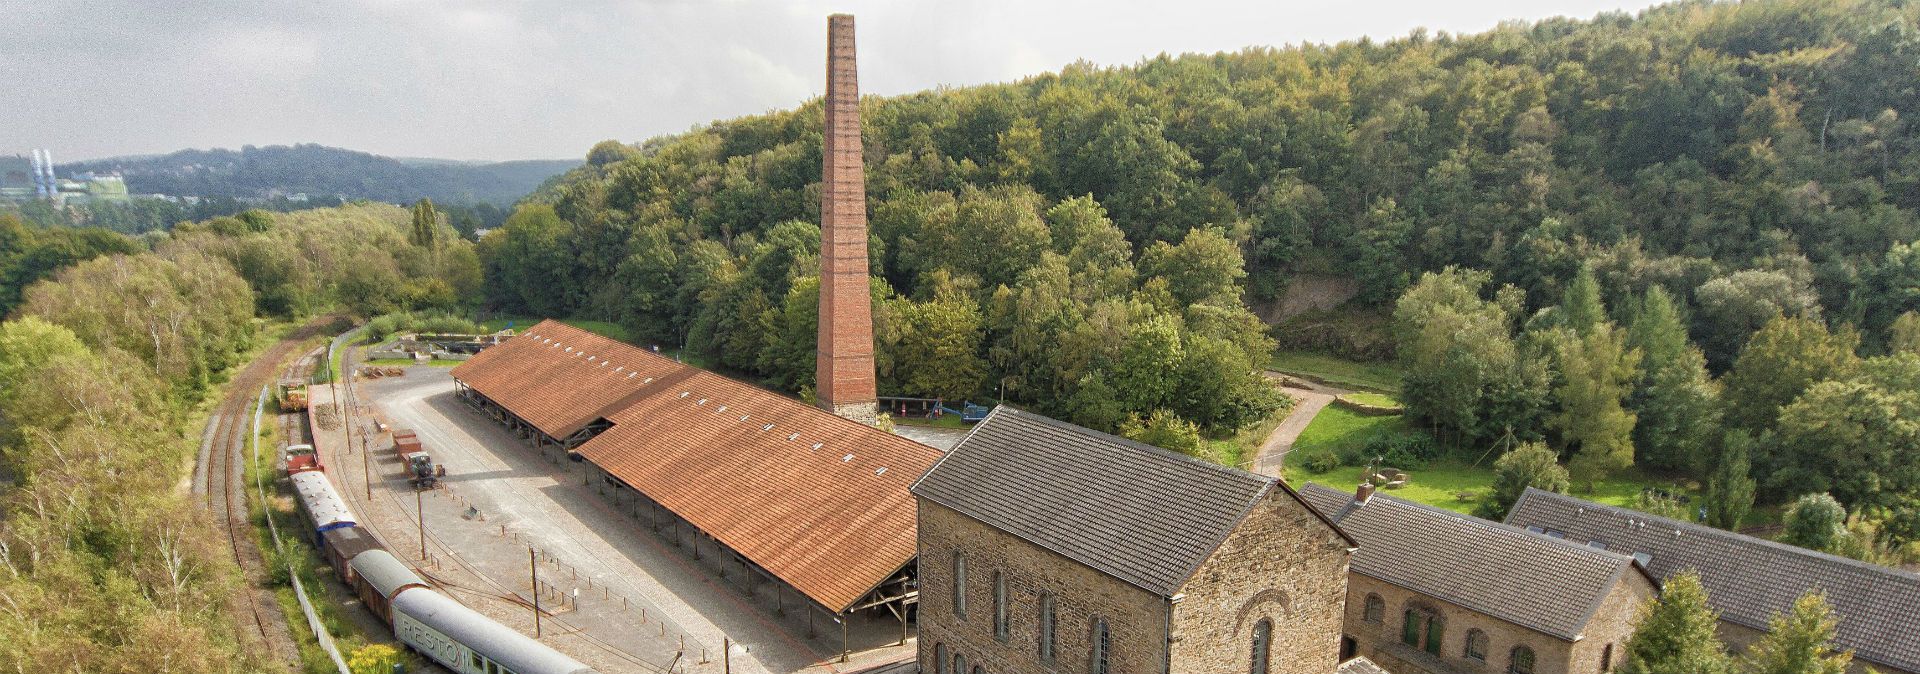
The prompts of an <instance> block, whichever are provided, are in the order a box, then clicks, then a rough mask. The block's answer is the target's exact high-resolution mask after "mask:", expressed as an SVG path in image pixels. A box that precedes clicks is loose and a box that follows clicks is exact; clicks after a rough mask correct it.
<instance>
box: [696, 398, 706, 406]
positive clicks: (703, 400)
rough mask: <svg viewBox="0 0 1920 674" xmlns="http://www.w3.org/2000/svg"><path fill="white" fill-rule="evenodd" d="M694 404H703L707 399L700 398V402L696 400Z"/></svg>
mask: <svg viewBox="0 0 1920 674" xmlns="http://www.w3.org/2000/svg"><path fill="white" fill-rule="evenodd" d="M694 404H695V405H705V404H707V399H706V398H701V399H700V402H697V403H694Z"/></svg>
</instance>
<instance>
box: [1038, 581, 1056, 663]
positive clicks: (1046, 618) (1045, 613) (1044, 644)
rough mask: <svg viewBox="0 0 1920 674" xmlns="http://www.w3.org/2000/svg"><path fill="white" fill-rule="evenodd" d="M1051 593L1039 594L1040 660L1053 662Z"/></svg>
mask: <svg viewBox="0 0 1920 674" xmlns="http://www.w3.org/2000/svg"><path fill="white" fill-rule="evenodd" d="M1053 625H1054V616H1053V593H1051V592H1042V593H1040V659H1041V660H1042V661H1045V662H1053V653H1054V641H1053V634H1054V630H1053Z"/></svg>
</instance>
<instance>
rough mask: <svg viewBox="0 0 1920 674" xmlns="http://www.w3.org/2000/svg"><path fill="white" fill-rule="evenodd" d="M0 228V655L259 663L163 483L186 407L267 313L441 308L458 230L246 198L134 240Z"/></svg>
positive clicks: (464, 277)
mask: <svg viewBox="0 0 1920 674" xmlns="http://www.w3.org/2000/svg"><path fill="white" fill-rule="evenodd" d="M421 216H424V217H421ZM0 237H7V238H3V239H0V244H8V245H0V269H4V270H6V283H7V285H6V287H7V288H8V292H9V293H12V294H13V295H14V296H15V297H17V298H18V300H17V301H18V305H17V306H15V307H13V309H12V311H11V315H10V317H9V319H8V320H7V321H6V322H4V323H0V598H4V601H3V602H0V604H4V606H5V609H4V610H0V662H7V663H10V664H11V665H12V666H13V667H15V668H18V669H19V670H21V671H74V672H128V673H132V672H151V671H156V668H159V669H164V670H166V671H176V672H233V671H273V669H274V667H272V664H273V663H271V662H269V661H268V658H269V656H268V655H266V654H263V653H249V652H242V649H241V648H240V646H239V645H238V644H237V643H236V640H235V638H234V637H235V634H236V633H235V632H234V628H235V623H234V622H233V617H234V616H233V615H231V614H230V613H229V612H228V611H227V610H226V608H227V606H228V604H227V599H228V597H229V596H230V593H231V592H232V588H233V587H235V585H236V583H238V582H240V580H239V577H238V571H237V569H236V568H235V567H234V564H233V562H232V556H231V555H229V554H228V553H227V552H225V551H224V550H223V545H224V544H223V543H222V542H221V541H220V540H219V538H218V536H219V534H218V529H217V528H216V527H215V526H214V525H213V523H212V522H211V521H210V519H209V517H210V516H209V515H208V513H207V512H206V511H205V510H204V509H202V508H201V507H199V505H198V504H196V503H194V502H193V500H192V497H190V496H189V495H188V494H187V493H186V490H185V489H184V488H183V487H182V486H181V485H182V484H183V481H184V480H185V476H186V475H187V473H188V471H189V470H190V469H191V462H192V458H193V456H194V447H195V446H196V445H195V443H196V441H197V439H198V438H199V436H200V433H199V428H198V427H197V426H195V425H194V424H195V423H196V418H197V417H200V416H201V415H203V414H204V410H199V411H198V412H196V409H197V408H198V407H199V406H200V404H201V403H202V402H203V401H204V400H205V399H206V398H207V397H208V396H210V395H212V394H214V393H215V392H217V389H216V388H215V386H216V385H217V384H218V383H220V382H221V381H223V380H224V379H225V378H226V376H227V370H228V368H230V367H232V366H235V365H238V364H240V361H241V360H242V359H243V358H244V357H245V356H246V354H247V353H248V352H249V350H250V349H252V348H253V347H255V346H256V345H258V344H259V342H260V337H261V336H262V334H261V333H262V329H263V328H265V327H271V326H282V327H284V326H286V325H287V323H286V322H285V319H292V318H298V317H303V316H305V315H308V314H311V313H313V312H316V311H321V310H331V309H333V308H336V307H339V308H346V309H349V310H351V311H354V312H356V313H361V314H362V315H371V314H374V313H380V312H386V311H392V310H398V309H410V308H428V309H445V308H448V307H451V306H455V305H458V304H460V303H461V302H462V298H464V297H468V296H471V295H472V294H474V293H476V292H477V284H478V283H479V280H480V267H479V263H478V258H477V257H476V256H475V255H474V247H473V244H472V243H470V242H468V241H465V240H464V239H461V238H460V237H458V236H456V235H455V233H454V232H453V230H452V228H451V227H449V226H447V225H446V224H444V222H443V221H441V219H440V217H439V215H438V214H436V213H434V212H433V211H432V209H431V207H424V208H420V207H417V208H416V209H415V211H414V212H413V213H409V212H408V211H407V210H405V209H402V208H399V207H396V206H388V205H359V206H347V207H342V208H337V209H324V210H312V211H303V212H299V213H291V214H268V213H265V212H260V211H252V212H248V213H245V214H242V215H241V216H240V217H236V218H216V219H214V220H210V221H206V222H199V223H189V224H185V225H182V226H180V227H176V228H174V230H173V231H172V232H170V233H166V234H156V235H153V236H151V237H149V238H148V239H147V240H145V241H140V242H136V241H134V240H132V239H128V238H126V237H121V236H119V235H115V234H112V233H110V232H105V231H102V230H97V229H80V230H73V229H37V228H31V227H27V226H24V225H22V224H21V223H19V222H18V221H17V220H14V219H13V218H12V217H11V216H7V215H0ZM22 241H24V242H25V243H24V244H20V245H19V246H18V247H16V245H11V244H15V243H17V242H22ZM19 250H26V251H28V252H27V253H26V254H25V257H26V258H28V262H27V263H26V264H25V265H24V266H23V265H21V264H18V261H17V260H16V259H15V257H14V256H15V252H16V251H19ZM35 279H37V280H35ZM22 281H25V282H26V283H27V285H26V287H25V289H24V291H21V290H20V289H19V288H18V285H17V284H18V283H20V282H22ZM262 319H266V320H265V321H263V320H262Z"/></svg>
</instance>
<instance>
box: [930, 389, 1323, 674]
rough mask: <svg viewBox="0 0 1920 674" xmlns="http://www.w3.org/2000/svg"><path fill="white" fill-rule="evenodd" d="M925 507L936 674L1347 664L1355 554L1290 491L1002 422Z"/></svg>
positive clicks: (991, 425) (1133, 672)
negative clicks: (1347, 603) (1347, 610)
mask: <svg viewBox="0 0 1920 674" xmlns="http://www.w3.org/2000/svg"><path fill="white" fill-rule="evenodd" d="M912 491H913V493H914V495H915V496H916V497H918V503H919V520H918V521H919V558H920V605H919V612H918V620H919V625H920V642H919V667H920V671H922V672H929V673H942V674H945V673H953V672H958V673H960V674H989V673H990V674H1015V673H1035V674H1038V673H1042V672H1056V671H1058V672H1088V673H1091V674H1142V673H1147V672H1164V673H1168V674H1172V673H1192V674H1221V673H1223V672H1254V673H1256V674H1283V673H1284V674H1296V673H1298V674H1305V673H1313V674H1327V673H1330V672H1333V671H1334V670H1335V667H1336V665H1337V663H1338V660H1339V657H1338V656H1339V647H1340V642H1339V635H1340V627H1341V621H1342V615H1343V612H1344V606H1343V603H1344V600H1345V598H1346V596H1347V591H1346V579H1347V563H1348V558H1349V556H1350V555H1351V554H1352V550H1353V545H1354V544H1353V540H1352V539H1351V538H1348V537H1347V536H1346V534H1344V533H1342V532H1341V531H1340V529H1339V528H1338V527H1336V526H1334V524H1333V523H1332V522H1330V521H1328V520H1327V518H1325V517H1323V516H1321V515H1320V513H1319V512H1318V511H1316V510H1314V509H1313V508H1312V507H1310V506H1308V505H1307V504H1306V502H1305V501H1303V500H1302V499H1301V498H1300V496H1299V495H1298V494H1297V493H1295V492H1294V491H1293V490H1292V489H1290V488H1288V487H1287V485H1286V484H1285V483H1282V482H1280V481H1279V480H1276V479H1274V478H1270V477H1265V476H1260V475H1255V474H1252V473H1247V472H1244V471H1239V470H1234V469H1232V468H1225V467H1221V466H1217V465H1213V464H1210V463H1206V462H1203V461H1199V460H1195V459H1192V458H1189V457H1185V456H1182V455H1179V454H1175V453H1172V452H1168V451H1166V450H1162V449H1159V448H1155V447H1151V446H1148V445H1144V444H1141V443H1138V442H1134V441H1131V440H1125V439H1122V438H1117V437H1114V436H1111V435H1107V434H1104V433H1099V432H1095V431H1092V430H1089V429H1085V428H1081V427H1078V426H1074V425H1072V424H1068V423H1065V422H1061V421H1056V420H1053V419H1049V418H1046V417H1043V416H1040V415H1037V414H1032V413H1028V412H1022V411H1019V410H1014V409H1011V408H1009V407H1005V406H1002V407H1000V408H999V409H998V410H996V411H995V412H994V413H993V414H992V415H990V416H989V417H988V418H987V419H986V420H985V421H983V422H981V423H980V425H979V426H977V427H975V428H974V430H973V432H972V433H970V434H969V435H968V436H967V438H966V439H965V440H964V441H962V442H961V443H960V444H959V445H958V446H957V447H955V448H954V449H953V450H952V451H951V452H949V453H948V454H947V456H945V457H944V458H942V459H941V460H940V462H939V463H937V464H935V465H934V467H933V468H932V469H930V470H929V471H928V472H927V473H926V475H924V476H922V477H921V479H920V480H919V481H918V482H916V483H915V484H914V486H913V488H912Z"/></svg>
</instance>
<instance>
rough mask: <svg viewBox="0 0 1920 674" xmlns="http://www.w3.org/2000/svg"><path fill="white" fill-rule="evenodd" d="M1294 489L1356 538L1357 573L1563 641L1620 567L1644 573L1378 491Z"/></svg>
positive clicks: (1613, 558) (1629, 563) (1574, 634)
mask: <svg viewBox="0 0 1920 674" xmlns="http://www.w3.org/2000/svg"><path fill="white" fill-rule="evenodd" d="M1300 493H1301V496H1304V497H1306V499H1307V501H1308V502H1309V503H1312V504H1313V505H1314V507H1316V508H1319V509H1320V510H1321V512H1323V513H1325V514H1327V515H1328V516H1329V517H1332V518H1333V521H1334V522H1335V523H1338V524H1339V525H1340V528H1341V529H1345V530H1346V531H1347V533H1350V534H1352V535H1353V537H1354V538H1357V539H1360V550H1359V551H1357V552H1355V553H1353V565H1352V570H1353V572H1354V573H1358V574H1361V575H1365V576H1368V577H1371V578H1375V579H1378V580H1380V581H1382V582H1385V583H1390V584H1393V585H1397V586H1400V587H1404V588H1407V589H1409V590H1412V591H1414V592H1418V593H1420V594H1424V595H1427V596H1429V597H1433V598H1435V599H1439V600H1441V601H1445V602H1447V603H1450V604H1454V605H1457V606H1461V607H1463V608H1467V609H1469V610H1473V611H1477V612H1479V613H1483V614H1486V615H1490V616H1493V617H1495V618H1499V619H1501V620H1505V621H1507V622H1510V623H1513V624H1516V625H1519V626H1521V627H1525V628H1527V629H1531V630H1534V631H1537V632H1541V633H1544V634H1549V635H1552V636H1555V637H1559V638H1561V639H1566V640H1568V641H1572V640H1575V639H1578V638H1579V637H1580V634H1581V631H1582V630H1584V629H1585V628H1586V626H1587V622H1588V621H1589V620H1591V619H1592V618H1593V613H1594V611H1596V610H1598V609H1599V608H1600V602H1601V601H1602V600H1604V599H1605V598H1606V596H1607V593H1608V592H1610V591H1612V590H1613V588H1614V587H1615V586H1616V585H1618V584H1619V583H1620V581H1621V579H1622V578H1623V577H1625V576H1627V575H1629V574H1639V573H1644V571H1642V570H1639V568H1638V566H1637V565H1635V564H1634V562H1633V558H1632V557H1628V556H1625V555H1619V554H1614V553H1610V552H1605V551H1601V550H1595V549H1593V548H1589V547H1586V546H1584V545H1573V544H1570V543H1567V542H1566V541H1558V540H1554V539H1552V538H1548V537H1546V536H1542V535H1539V534H1534V533H1530V532H1527V531H1525V530H1522V529H1518V528H1515V527H1510V526H1507V525H1504V524H1501V523H1499V522H1489V521H1487V520H1483V519H1480V518H1477V517H1470V516H1467V515H1462V514H1459V513H1456V512H1452V511H1448V510H1441V509H1439V508H1435V507H1432V506H1427V505H1422V504H1419V503H1414V502H1412V501H1408V500H1405V499H1401V498H1396V497H1393V496H1388V495H1385V494H1375V495H1374V497H1373V498H1371V499H1368V500H1367V504H1366V505H1364V506H1358V505H1355V504H1354V502H1353V495H1352V494H1349V493H1347V492H1343V491H1338V490H1335V489H1331V488H1328V487H1324V486H1321V485H1317V484H1309V485H1307V486H1306V487H1305V488H1304V489H1301V490H1300ZM1649 581H1650V582H1651V579H1650V578H1649Z"/></svg>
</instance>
